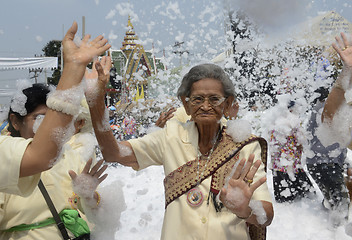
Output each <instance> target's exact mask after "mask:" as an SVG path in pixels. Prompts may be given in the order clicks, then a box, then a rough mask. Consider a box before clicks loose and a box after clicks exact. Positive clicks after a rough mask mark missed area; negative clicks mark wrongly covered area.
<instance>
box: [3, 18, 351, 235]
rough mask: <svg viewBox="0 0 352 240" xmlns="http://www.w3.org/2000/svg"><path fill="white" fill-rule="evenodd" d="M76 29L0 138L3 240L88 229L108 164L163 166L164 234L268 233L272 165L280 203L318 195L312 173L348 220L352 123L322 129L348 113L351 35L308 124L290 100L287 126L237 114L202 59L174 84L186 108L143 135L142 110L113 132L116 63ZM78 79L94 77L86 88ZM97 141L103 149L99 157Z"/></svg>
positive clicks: (223, 78) (340, 46)
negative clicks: (109, 93)
mask: <svg viewBox="0 0 352 240" xmlns="http://www.w3.org/2000/svg"><path fill="white" fill-rule="evenodd" d="M76 32H77V23H73V25H72V26H71V28H70V29H69V30H68V32H67V33H66V35H65V37H64V39H63V60H64V69H63V72H62V76H61V79H60V81H59V84H58V86H57V87H56V89H54V88H53V87H48V86H46V85H43V84H33V85H30V86H27V87H25V88H22V89H19V92H18V93H17V94H15V96H14V97H13V99H12V101H11V105H10V110H9V113H8V119H7V124H8V127H7V131H8V133H9V135H7V136H5V135H2V136H0V154H1V161H2V162H3V164H2V168H1V169H0V171H1V173H0V239H89V238H90V229H89V223H87V221H86V220H87V218H88V221H89V220H90V219H89V218H90V217H92V216H94V214H87V216H86V217H85V216H84V214H85V213H89V212H90V213H91V212H92V211H93V212H94V211H95V210H96V209H98V208H99V207H100V202H101V196H100V194H99V192H98V190H99V189H98V190H97V188H98V186H99V184H100V183H101V182H102V181H103V180H104V179H105V178H106V176H107V175H106V174H104V171H105V170H106V168H107V167H108V165H106V164H104V162H117V163H119V164H121V165H124V166H127V167H131V168H133V169H134V170H136V171H139V170H141V169H144V168H147V167H149V166H152V165H161V166H163V169H164V173H165V179H164V187H165V192H164V193H165V215H164V221H163V226H162V233H161V239H167V240H169V239H215V238H217V239H265V235H266V227H267V226H269V225H270V224H271V222H272V220H273V218H274V208H273V199H272V195H271V193H270V192H269V189H268V185H267V184H266V180H267V179H266V178H267V172H266V171H267V169H268V170H271V171H272V176H273V189H274V194H273V195H274V199H275V201H277V202H279V203H281V202H292V201H295V200H296V199H299V198H301V197H309V195H310V194H314V190H313V184H312V182H311V180H310V178H309V177H308V175H310V176H311V177H312V179H313V180H314V181H315V182H316V183H317V185H318V186H319V188H320V190H321V191H322V193H323V196H324V201H323V205H324V206H325V207H326V208H327V209H329V210H331V213H332V214H331V219H332V224H333V225H334V226H339V225H342V224H344V223H346V221H347V214H348V208H349V202H350V199H349V197H350V195H349V191H348V189H350V186H351V185H349V183H350V181H347V184H346V183H345V179H344V173H345V172H347V169H346V167H345V160H346V153H347V148H348V147H349V148H350V147H351V145H350V146H349V144H350V142H351V139H350V138H351V134H350V129H349V128H347V129H343V131H344V132H347V133H348V134H346V135H344V136H346V137H344V138H343V139H342V140H341V135H340V134H335V135H338V137H336V138H334V137H333V136H332V137H331V139H330V140H331V141H330V142H329V144H326V143H325V142H323V140H322V139H321V135H320V134H319V131H324V129H326V131H331V132H335V133H336V132H337V133H339V130H338V129H337V127H336V125H338V126H339V127H341V124H340V123H341V122H343V121H347V122H348V121H350V120H349V119H347V120H346V119H344V118H342V119H341V114H339V111H340V109H347V112H348V110H349V107H350V104H351V103H352V90H351V78H352V48H350V47H349V46H350V45H351V44H352V43H350V42H349V40H348V38H347V36H346V35H345V34H341V37H337V38H336V41H337V42H336V43H335V44H333V47H334V49H335V50H336V52H337V53H338V54H339V56H340V57H341V60H342V61H343V63H344V67H343V70H342V73H341V74H340V76H339V78H338V79H337V80H336V83H335V84H334V86H333V87H332V90H331V92H330V93H329V91H328V90H327V89H322V88H319V89H317V91H316V94H317V97H316V99H315V100H314V101H313V104H314V108H313V110H312V111H311V115H310V119H309V122H308V125H307V126H303V124H302V122H300V120H299V118H296V117H295V114H296V112H295V111H296V110H295V107H296V105H297V102H296V101H294V100H290V101H287V102H283V103H281V104H282V106H283V107H282V108H281V111H280V114H281V115H280V117H281V118H282V119H290V121H291V123H290V124H286V123H287V121H285V120H282V119H280V118H276V119H275V121H273V122H275V124H277V125H280V127H276V128H275V129H271V130H270V131H269V133H268V135H269V138H267V139H265V138H263V137H260V136H256V135H254V134H252V132H251V130H250V127H251V126H249V125H246V123H244V122H243V121H242V122H241V121H239V120H238V119H236V118H237V113H238V110H239V104H238V99H237V97H236V93H235V88H234V85H233V83H232V81H231V80H230V78H229V76H228V74H227V73H226V72H225V71H224V70H223V69H222V68H221V67H220V66H217V65H216V64H210V63H207V64H199V65H196V66H194V67H192V68H191V69H190V70H189V71H188V72H187V73H186V74H185V75H184V77H183V78H182V81H181V84H180V86H179V88H178V91H177V97H178V99H179V100H180V101H181V102H182V107H179V108H177V109H176V108H171V109H169V110H168V111H166V112H164V113H162V114H161V116H160V118H159V119H158V120H157V121H156V125H157V126H158V127H159V129H158V130H157V131H153V132H151V133H149V134H147V135H145V136H143V137H138V136H137V134H136V132H135V120H134V119H133V117H125V118H124V119H123V120H122V121H121V122H120V123H119V125H120V128H122V129H123V130H124V136H123V137H121V139H116V136H115V135H114V132H113V131H114V129H112V128H111V120H112V118H113V116H114V115H113V111H115V110H116V108H115V109H114V108H112V107H110V108H107V107H106V106H105V86H106V84H107V83H108V81H109V79H110V69H111V68H112V61H111V58H110V57H109V56H103V57H101V58H99V59H98V58H96V57H97V56H100V55H104V53H105V52H106V51H107V50H108V49H109V48H110V45H109V44H108V42H107V40H106V39H105V38H104V37H102V36H98V37H96V38H95V39H93V40H90V37H89V35H87V36H85V37H84V38H83V39H82V41H81V43H80V44H77V43H76V42H74V37H75V34H76ZM93 59H95V60H94V62H93V67H92V71H89V72H88V71H86V67H87V65H88V64H89V63H90V62H91V61H92V60H93ZM82 79H85V80H87V79H90V80H93V81H90V82H89V84H88V85H89V86H88V87H87V84H83V83H82ZM326 98H327V100H326V102H325V104H324V101H325V99H326ZM345 111H346V110H345ZM336 122H337V123H336ZM342 126H350V123H349V122H348V123H347V124H344V125H342ZM319 129H320V130H319ZM321 129H323V130H321ZM93 131H94V134H93ZM306 132H309V133H310V135H309V137H307V138H306V139H304V137H303V136H306V135H305V134H306ZM96 140H97V141H96ZM121 140H122V141H121ZM306 140H307V141H306ZM267 141H268V142H267ZM96 145H99V147H100V150H101V153H102V156H103V160H99V161H98V162H97V161H96V155H95V154H96V153H95V147H96ZM44 146H45V147H44ZM268 153H270V157H269V158H268ZM303 153H305V156H306V163H307V164H306V166H305V163H304V161H303V159H302V155H303ZM269 159H271V161H269ZM92 165H94V166H92ZM305 169H307V170H308V171H306V170H305ZM348 172H349V173H350V172H351V170H350V171H348ZM349 175H351V174H349ZM127 204H128V203H127ZM111 210H112V211H113V209H111Z"/></svg>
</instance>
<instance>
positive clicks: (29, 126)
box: [14, 105, 48, 139]
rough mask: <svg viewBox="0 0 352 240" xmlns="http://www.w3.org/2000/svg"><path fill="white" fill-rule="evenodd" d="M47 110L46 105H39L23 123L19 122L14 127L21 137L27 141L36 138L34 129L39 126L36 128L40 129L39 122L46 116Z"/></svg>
mask: <svg viewBox="0 0 352 240" xmlns="http://www.w3.org/2000/svg"><path fill="white" fill-rule="evenodd" d="M47 110H48V107H47V106H46V105H39V106H38V107H37V108H36V109H35V110H34V111H33V112H31V113H30V114H27V116H25V117H24V118H23V121H22V122H20V121H17V123H16V124H15V125H14V127H15V129H16V130H17V131H19V132H20V134H21V137H23V138H26V139H27V138H33V137H34V134H35V133H34V130H33V127H34V126H35V125H37V126H36V128H37V127H38V121H40V119H41V118H43V116H45V114H46V111H47Z"/></svg>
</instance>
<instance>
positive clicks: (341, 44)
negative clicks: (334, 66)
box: [332, 33, 352, 68]
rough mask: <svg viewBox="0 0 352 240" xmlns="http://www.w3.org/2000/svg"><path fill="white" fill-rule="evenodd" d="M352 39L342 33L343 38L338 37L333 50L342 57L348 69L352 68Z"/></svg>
mask: <svg viewBox="0 0 352 240" xmlns="http://www.w3.org/2000/svg"><path fill="white" fill-rule="evenodd" d="M350 38H351V36H347V35H346V34H345V33H341V37H339V36H336V37H335V39H336V43H333V44H332V46H333V48H334V49H335V50H336V52H337V53H338V54H339V55H340V58H341V60H342V61H343V63H344V65H345V66H346V67H348V68H352V47H351V45H352V41H351V39H350Z"/></svg>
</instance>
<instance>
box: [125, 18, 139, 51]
mask: <svg viewBox="0 0 352 240" xmlns="http://www.w3.org/2000/svg"><path fill="white" fill-rule="evenodd" d="M135 40H138V36H137V35H136V33H135V32H134V28H133V25H132V22H131V17H130V16H129V15H128V22H127V31H126V35H125V37H124V39H123V42H122V47H121V50H123V51H129V50H131V49H132V48H133V47H134V46H136V43H135Z"/></svg>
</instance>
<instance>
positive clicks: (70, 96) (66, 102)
mask: <svg viewBox="0 0 352 240" xmlns="http://www.w3.org/2000/svg"><path fill="white" fill-rule="evenodd" d="M83 95H84V94H83V89H82V87H81V86H80V85H78V86H76V87H73V88H70V89H66V90H56V91H54V92H52V93H50V94H49V95H48V99H47V100H46V105H47V107H48V108H50V109H52V110H54V111H58V112H62V113H65V114H68V115H72V116H74V115H77V114H78V113H79V107H80V104H81V100H82V98H83Z"/></svg>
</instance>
